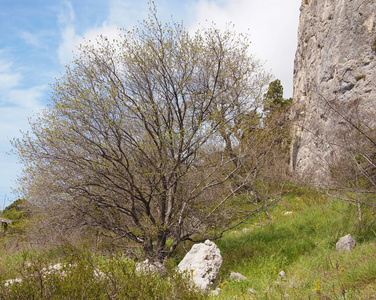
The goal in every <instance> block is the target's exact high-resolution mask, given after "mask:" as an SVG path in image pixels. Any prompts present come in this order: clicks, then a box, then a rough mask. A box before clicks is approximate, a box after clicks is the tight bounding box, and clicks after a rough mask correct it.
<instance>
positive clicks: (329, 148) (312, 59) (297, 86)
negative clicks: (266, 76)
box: [291, 0, 376, 184]
mask: <svg viewBox="0 0 376 300" xmlns="http://www.w3.org/2000/svg"><path fill="white" fill-rule="evenodd" d="M375 12H376V1H374V0H342V1H327V0H310V1H302V5H301V14H300V23H299V29H298V48H297V52H296V56H295V66H294V95H293V99H294V100H293V107H292V114H291V118H292V121H293V123H294V126H293V127H294V128H293V130H292V131H291V132H293V140H292V149H291V170H292V171H293V173H294V174H295V175H296V177H297V178H301V179H311V180H312V181H315V182H317V183H320V184H325V183H327V182H328V181H327V179H328V178H329V176H330V172H329V170H328V167H327V165H328V163H332V162H333V160H334V159H335V157H336V156H338V154H340V153H341V149H342V148H341V147H340V146H336V144H338V142H342V140H341V137H342V139H343V136H341V131H342V132H343V131H344V130H345V129H346V128H345V125H346V124H344V122H343V120H342V118H341V117H340V116H339V115H338V114H337V113H335V112H333V110H331V109H330V108H329V106H328V101H330V102H331V103H332V104H335V105H336V106H339V107H341V109H343V110H344V111H345V112H346V113H347V114H348V115H349V116H352V117H356V112H357V111H358V112H359V114H360V116H361V118H362V119H363V120H365V121H366V122H367V123H368V125H372V126H374V125H375V119H374V115H375V110H376V106H375V99H376V51H375V49H373V46H372V45H373V43H374V41H375V38H376V35H375V33H376V31H375V27H376V25H375V24H376V13H375ZM325 99H326V100H325ZM359 100H360V102H358V101H359Z"/></svg>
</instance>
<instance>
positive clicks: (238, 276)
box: [230, 272, 247, 280]
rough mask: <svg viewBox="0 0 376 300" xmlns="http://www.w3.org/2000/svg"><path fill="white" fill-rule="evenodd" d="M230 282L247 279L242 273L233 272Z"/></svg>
mask: <svg viewBox="0 0 376 300" xmlns="http://www.w3.org/2000/svg"><path fill="white" fill-rule="evenodd" d="M230 280H247V277H245V276H244V275H242V274H240V273H236V272H231V275H230Z"/></svg>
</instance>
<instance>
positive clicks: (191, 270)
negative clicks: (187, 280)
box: [178, 240, 223, 290]
mask: <svg viewBox="0 0 376 300" xmlns="http://www.w3.org/2000/svg"><path fill="white" fill-rule="evenodd" d="M222 261H223V260H222V256H221V251H220V250H219V248H218V247H217V245H216V244H215V243H213V242H211V241H209V240H206V241H205V243H201V244H196V245H193V247H192V249H191V250H190V251H189V252H188V253H187V254H186V256H185V257H184V259H183V260H182V261H181V262H180V264H179V265H178V268H179V270H180V272H185V273H186V274H187V275H188V276H191V279H192V281H193V282H194V284H195V285H196V286H197V287H199V288H200V289H202V290H206V289H208V288H210V287H211V286H212V285H213V283H214V281H215V279H216V278H217V275H218V272H219V269H220V267H221V265H222Z"/></svg>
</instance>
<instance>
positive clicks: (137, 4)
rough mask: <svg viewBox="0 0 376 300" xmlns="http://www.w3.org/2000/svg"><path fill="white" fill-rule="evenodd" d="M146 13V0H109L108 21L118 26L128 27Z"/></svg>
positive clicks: (142, 17)
mask: <svg viewBox="0 0 376 300" xmlns="http://www.w3.org/2000/svg"><path fill="white" fill-rule="evenodd" d="M147 14H148V5H147V1H124V0H110V1H109V16H108V22H109V23H110V24H113V25H115V26H119V27H126V28H128V27H130V26H134V25H136V24H137V21H139V20H142V19H144V18H145V17H146V16H147Z"/></svg>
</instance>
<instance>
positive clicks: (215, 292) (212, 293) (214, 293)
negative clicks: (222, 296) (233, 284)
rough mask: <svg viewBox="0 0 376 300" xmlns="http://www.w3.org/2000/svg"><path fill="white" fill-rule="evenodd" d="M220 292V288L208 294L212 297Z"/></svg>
mask: <svg viewBox="0 0 376 300" xmlns="http://www.w3.org/2000/svg"><path fill="white" fill-rule="evenodd" d="M220 291H221V289H220V288H216V289H215V290H213V291H211V293H210V294H211V295H212V296H218V295H219V292H220Z"/></svg>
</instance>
